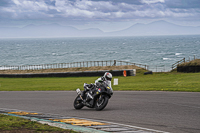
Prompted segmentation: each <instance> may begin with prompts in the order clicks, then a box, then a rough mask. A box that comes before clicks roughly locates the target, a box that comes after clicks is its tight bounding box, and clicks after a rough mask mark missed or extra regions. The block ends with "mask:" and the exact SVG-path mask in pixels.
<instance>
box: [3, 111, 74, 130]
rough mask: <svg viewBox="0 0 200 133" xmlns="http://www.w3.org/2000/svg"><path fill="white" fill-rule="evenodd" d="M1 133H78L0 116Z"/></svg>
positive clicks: (17, 118)
mask: <svg viewBox="0 0 200 133" xmlns="http://www.w3.org/2000/svg"><path fill="white" fill-rule="evenodd" d="M0 132H4V133H27V132H28V133H35V132H36V133H77V132H75V131H72V130H66V129H61V128H57V127H52V126H48V125H47V124H40V123H38V122H34V121H30V120H27V119H23V118H19V117H14V116H7V115H3V114H0Z"/></svg>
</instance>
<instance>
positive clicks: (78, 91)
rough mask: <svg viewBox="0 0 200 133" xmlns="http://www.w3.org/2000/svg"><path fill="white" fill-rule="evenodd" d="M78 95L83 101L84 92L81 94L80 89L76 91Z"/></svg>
mask: <svg viewBox="0 0 200 133" xmlns="http://www.w3.org/2000/svg"><path fill="white" fill-rule="evenodd" d="M76 93H77V94H78V95H79V97H80V98H81V100H83V98H82V96H81V94H82V92H81V90H80V89H79V88H78V89H76Z"/></svg>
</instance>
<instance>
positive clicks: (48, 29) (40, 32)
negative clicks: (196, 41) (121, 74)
mask: <svg viewBox="0 0 200 133" xmlns="http://www.w3.org/2000/svg"><path fill="white" fill-rule="evenodd" d="M191 34H199V35H200V26H198V27H192V26H180V25H176V24H172V23H169V22H166V21H155V22H152V23H149V24H141V23H137V24H134V25H132V26H131V27H129V28H127V29H124V30H120V31H115V32H103V31H101V30H100V29H98V28H90V29H85V30H79V29H76V28H74V27H72V26H61V25H59V24H57V23H53V24H48V25H33V24H31V25H27V26H25V27H22V28H2V27H0V38H4V37H88V36H91V37H96V36H149V35H191Z"/></svg>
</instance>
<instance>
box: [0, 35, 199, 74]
mask: <svg viewBox="0 0 200 133" xmlns="http://www.w3.org/2000/svg"><path fill="white" fill-rule="evenodd" d="M194 56H195V58H200V35H189V36H140V37H91V38H90V37H88V38H87V37H85V38H78V37H77V38H20V39H19V38H15V39H14V38H13V39H11V38H4V39H3V38H1V39H0V57H1V59H0V66H3V65H16V66H17V65H38V64H53V63H71V62H80V61H102V60H122V61H128V62H132V63H139V64H144V65H148V66H149V68H150V69H156V70H157V68H159V67H161V68H162V69H164V70H163V71H166V70H167V71H168V70H170V69H171V65H172V64H174V63H175V62H177V61H179V60H181V59H183V58H186V59H187V60H189V59H190V60H191V59H193V58H194ZM159 69H160V68H159ZM154 71H155V70H154Z"/></svg>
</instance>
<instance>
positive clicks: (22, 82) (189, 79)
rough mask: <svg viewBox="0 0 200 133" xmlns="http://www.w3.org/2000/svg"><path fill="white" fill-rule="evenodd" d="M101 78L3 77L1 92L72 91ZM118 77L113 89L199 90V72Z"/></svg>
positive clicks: (0, 79) (140, 74) (0, 86)
mask: <svg viewBox="0 0 200 133" xmlns="http://www.w3.org/2000/svg"><path fill="white" fill-rule="evenodd" d="M97 78H98V77H71V78H70V77H66V78H0V91H69V90H73V91H74V90H75V89H76V88H80V89H83V83H94V81H95V80H96V79H97ZM113 78H118V81H119V85H115V86H114V85H113V86H112V87H113V89H114V90H120V91H127V90H134V91H135V90H136V91H187V92H200V81H199V79H200V73H153V74H152V75H143V72H141V73H137V75H136V76H129V77H123V76H120V77H113Z"/></svg>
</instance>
